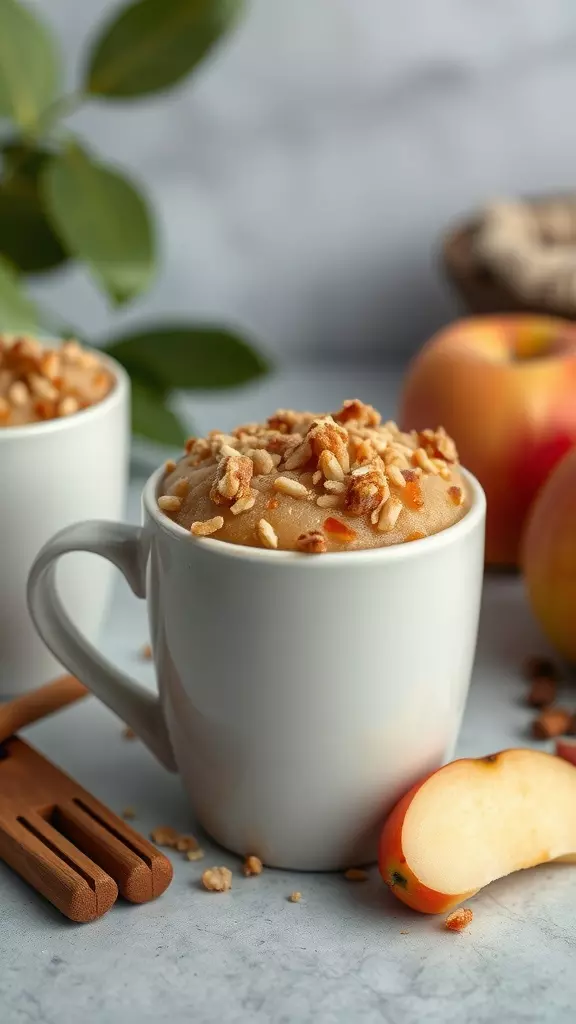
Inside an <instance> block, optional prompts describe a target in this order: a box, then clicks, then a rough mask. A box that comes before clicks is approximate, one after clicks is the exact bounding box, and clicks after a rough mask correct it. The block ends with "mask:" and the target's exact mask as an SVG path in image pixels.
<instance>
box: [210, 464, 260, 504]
mask: <svg viewBox="0 0 576 1024" xmlns="http://www.w3.org/2000/svg"><path fill="white" fill-rule="evenodd" d="M253 474H254V463H253V462H252V459H249V458H248V456H247V455H238V454H236V455H225V456H224V458H223V459H221V460H220V462H219V463H218V470H217V473H216V479H215V481H214V483H213V485H212V488H211V490H210V497H211V499H212V501H213V502H214V503H215V504H216V505H232V504H233V502H234V499H238V498H245V497H246V495H248V494H249V493H250V482H251V480H252V476H253Z"/></svg>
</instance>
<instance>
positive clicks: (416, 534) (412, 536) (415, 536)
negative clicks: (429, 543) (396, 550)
mask: <svg viewBox="0 0 576 1024" xmlns="http://www.w3.org/2000/svg"><path fill="white" fill-rule="evenodd" d="M425 537H426V534H425V533H422V530H413V531H412V533H409V534H408V536H407V537H405V538H404V542H405V543H406V544H408V543H409V542H410V541H413V540H424V538H425Z"/></svg>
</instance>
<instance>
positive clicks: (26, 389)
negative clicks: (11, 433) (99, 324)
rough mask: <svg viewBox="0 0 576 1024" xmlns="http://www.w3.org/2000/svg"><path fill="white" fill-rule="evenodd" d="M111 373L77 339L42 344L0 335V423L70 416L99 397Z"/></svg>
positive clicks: (11, 424) (109, 383)
mask: <svg viewBox="0 0 576 1024" xmlns="http://www.w3.org/2000/svg"><path fill="white" fill-rule="evenodd" d="M113 384H114V378H113V376H112V374H111V373H110V371H109V370H108V369H107V367H105V365H104V363H103V362H102V361H101V359H99V358H98V356H97V355H96V354H95V353H94V352H88V351H87V350H86V349H84V348H82V346H81V345H79V344H78V342H77V341H66V342H64V344H63V345H61V346H60V347H59V348H53V349H52V348H45V347H43V346H42V345H41V343H40V342H39V341H38V340H37V339H36V338H32V337H30V336H28V335H18V334H0V427H14V426H24V425H25V424H27V423H37V422H39V421H41V420H53V419H59V418H61V417H65V416H72V415H74V413H77V412H80V411H81V410H82V409H87V408H88V407H89V406H91V405H95V404H96V403H97V402H101V401H102V399H103V398H105V397H106V395H107V394H108V393H109V391H110V390H111V389H112V386H113Z"/></svg>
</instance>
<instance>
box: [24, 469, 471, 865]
mask: <svg viewBox="0 0 576 1024" xmlns="http://www.w3.org/2000/svg"><path fill="white" fill-rule="evenodd" d="M162 473H163V471H158V472H157V473H155V474H154V475H153V476H152V477H151V479H150V480H149V481H148V483H147V485H146V487H145V490H144V496H143V506H144V526H143V527H142V528H138V527H135V526H127V525H122V524H112V523H98V522H89V523H79V524H78V525H77V526H72V527H70V528H68V529H66V530H63V531H61V533H59V534H58V535H57V536H56V537H54V539H53V540H52V541H50V542H49V543H48V544H47V545H46V547H45V548H44V550H43V551H42V552H41V554H40V555H39V557H38V559H37V560H36V562H35V564H34V567H33V569H32V572H31V575H30V581H29V603H30V611H31V614H32V617H33V619H34V622H35V623H36V627H37V629H38V631H39V633H40V635H41V636H42V637H43V639H44V641H45V642H46V643H47V644H48V646H49V647H51V649H52V650H53V651H54V653H55V654H56V656H57V657H58V658H60V659H61V660H62V661H63V662H64V664H65V665H66V666H67V667H68V669H69V670H70V671H71V672H74V673H75V674H76V675H78V676H79V677H80V678H81V679H82V680H83V681H84V682H85V683H86V684H87V685H88V686H90V687H91V688H92V690H93V691H94V693H95V694H96V695H97V696H99V697H100V698H101V699H102V700H103V701H104V702H105V703H106V704H108V705H109V706H110V707H111V708H112V709H113V710H114V711H116V712H117V714H119V715H120V716H121V718H123V719H124V720H125V721H126V722H127V723H128V724H129V725H130V726H132V728H133V729H134V730H135V731H136V732H137V733H138V734H139V735H140V736H141V737H142V739H143V740H144V741H145V742H146V743H147V744H148V746H149V747H150V748H151V749H152V750H153V751H154V753H155V754H156V755H157V757H158V758H159V759H160V761H162V762H163V764H164V765H166V767H168V768H171V769H177V770H179V771H180V773H181V776H182V779H183V782H184V786H185V788H186V790H187V792H188V795H189V797H190V801H191V803H192V806H193V808H194V810H195V813H196V816H197V818H198V820H199V821H200V823H201V824H202V825H203V826H204V828H205V829H206V831H207V832H209V833H210V835H211V836H213V837H214V839H216V840H217V841H218V842H220V843H221V844H222V845H223V846H226V847H228V848H229V849H231V850H233V851H235V852H236V853H239V854H249V853H253V854H256V855H258V856H259V857H261V859H262V860H263V861H264V863H266V864H268V865H271V866H275V867H283V868H294V869H312V870H328V869H336V868H346V867H349V866H350V865H353V864H359V863H364V862H368V861H371V860H373V859H374V857H375V851H376V837H377V832H378V828H379V826H380V825H381V823H382V820H383V818H384V816H385V814H386V812H387V810H389V809H390V807H391V805H392V804H393V803H394V802H395V801H396V799H397V798H398V797H399V796H400V795H401V794H402V793H403V792H404V791H405V790H406V789H407V788H408V787H409V786H411V785H412V784H413V783H414V782H415V781H416V780H417V779H418V778H419V777H420V776H422V775H424V774H425V773H427V772H429V771H431V770H432V769H434V768H437V767H438V766H439V765H440V764H442V762H443V761H444V760H445V759H446V758H448V757H450V756H451V754H452V751H453V748H454V744H455V741H456V737H457V733H458V728H459V725H460V720H461V717H462V712H463V709H464V703H465V700H466V694H467V690H468V684H469V680H470V673H471V669H472V661H473V657H474V649H475V643H476V633H477V625H478V613H479V605H480V594H481V585H482V571H483V550H484V518H485V499H484V494H483V491H482V489H481V487H480V485H479V484H478V483H477V481H476V480H474V478H473V477H471V476H470V475H469V474H466V479H467V480H468V483H469V485H470V489H471V494H472V506H471V508H470V511H469V512H468V513H467V515H466V516H465V517H464V518H463V519H462V520H461V521H460V522H459V523H457V524H456V525H454V526H452V527H450V528H449V529H447V530H444V531H443V532H442V533H438V534H436V535H435V536H432V537H428V538H426V539H424V540H418V541H414V542H412V543H409V544H401V545H398V546H395V547H387V548H376V549H372V550H364V551H353V552H346V553H332V554H324V555H319V556H311V555H303V554H299V553H296V552H283V551H271V550H268V549H260V548H252V547H241V546H238V545H234V544H229V543H226V542H224V541H219V540H215V539H208V538H205V539H199V538H193V537H192V536H191V535H190V534H189V533H188V532H187V531H186V530H184V529H183V528H182V527H180V526H177V525H175V524H174V523H173V522H171V521H170V520H169V519H168V518H167V517H166V516H165V515H163V514H162V512H160V511H159V510H158V507H157V503H156V500H157V493H158V486H159V483H160V480H161V477H162ZM69 551H92V552H94V553H96V554H99V555H103V556H104V557H105V558H107V559H109V560H110V561H112V562H114V563H115V564H116V565H117V566H118V568H120V569H121V571H122V572H123V573H124V575H125V576H126V578H127V580H128V582H129V583H130V586H131V587H132V590H133V591H134V593H135V594H137V595H138V596H139V597H144V596H145V594H147V595H148V608H149V618H150V627H151V635H152V640H153V648H154V657H155V662H156V668H157V673H158V679H159V691H160V692H159V696H158V697H155V696H154V695H152V694H150V693H149V692H147V691H145V690H144V689H142V688H141V687H140V686H139V685H138V684H137V683H135V682H134V681H133V680H131V679H130V678H128V677H127V676H125V675H123V674H122V673H120V672H119V671H117V670H116V669H115V668H114V667H113V666H112V665H111V664H110V663H109V662H107V661H106V660H105V659H104V658H103V657H102V656H101V655H100V654H98V652H97V651H96V650H95V649H94V648H92V647H91V646H90V645H89V644H88V643H87V642H86V640H85V639H84V638H83V637H82V636H81V635H80V634H79V633H78V631H77V630H76V629H75V628H74V627H73V626H72V625H71V623H70V621H69V620H68V618H67V615H66V613H65V611H64V608H63V606H62V604H61V602H60V598H59V596H58V592H57V587H56V578H55V563H56V562H57V560H58V559H59V558H60V556H61V555H63V554H65V553H67V552H69Z"/></svg>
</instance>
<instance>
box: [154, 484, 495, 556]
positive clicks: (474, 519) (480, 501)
mask: <svg viewBox="0 0 576 1024" xmlns="http://www.w3.org/2000/svg"><path fill="white" fill-rule="evenodd" d="M460 471H461V473H462V475H463V477H464V479H465V480H466V482H467V484H468V486H469V488H470V492H471V495H472V503H471V506H470V508H469V509H468V511H467V513H466V515H464V516H463V517H462V519H459V520H458V522H457V523H454V524H453V525H452V526H448V527H446V529H445V530H440V531H439V532H438V533H433V534H431V535H430V536H429V537H422V538H420V539H419V540H415V541H411V542H410V543H403V544H390V545H388V546H387V547H379V548H358V549H355V550H354V551H330V552H327V553H326V554H323V555H319V556H313V555H309V554H305V553H303V552H300V551H274V550H272V549H270V548H257V547H249V546H248V545H246V544H232V543H231V542H230V541H225V540H217V539H216V538H212V537H194V536H192V534H191V533H190V532H189V530H185V529H184V527H183V526H179V525H178V523H174V522H172V520H171V519H169V518H168V516H166V515H164V513H163V512H162V510H161V509H160V508H158V484H159V482H160V480H161V478H162V477H163V476H164V474H165V472H166V469H165V466H160V467H159V468H158V469H156V470H155V471H154V472H153V473H152V474H151V476H150V477H149V478H148V480H147V481H146V484H145V485H144V488H143V491H142V504H143V507H144V509H145V510H146V512H147V513H148V515H149V517H150V519H151V520H152V522H154V523H155V525H156V526H157V527H159V528H160V529H161V530H163V531H164V532H165V533H168V534H170V535H171V536H172V537H174V538H175V539H176V540H181V541H186V543H188V544H198V545H199V546H200V547H201V548H203V549H204V551H205V552H208V551H209V552H210V554H213V555H217V556H218V557H223V558H229V557H231V558H240V559H244V560H246V561H251V562H262V563H264V564H268V566H274V565H278V564H282V565H292V566H294V565H297V566H298V567H299V568H303V567H304V566H306V567H307V568H312V569H314V570H315V571H316V570H318V569H324V568H332V567H334V566H335V565H337V566H339V567H340V568H341V569H342V568H345V567H346V566H350V567H352V566H356V565H366V564H367V563H377V564H380V563H386V562H397V561H398V560H402V559H408V558H418V557H419V556H420V555H424V554H425V553H430V552H431V551H433V550H439V549H441V548H442V547H445V546H446V545H449V544H451V543H452V542H455V541H457V540H460V539H462V538H463V537H465V536H466V535H467V534H469V533H472V532H473V531H474V529H475V527H476V526H477V525H478V523H479V522H480V521H481V520H482V519H483V518H484V515H485V512H486V495H485V493H484V490H483V488H482V486H481V484H480V483H479V482H478V480H477V479H476V477H475V476H473V475H472V473H470V472H469V471H468V470H466V469H464V468H463V467H460Z"/></svg>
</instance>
